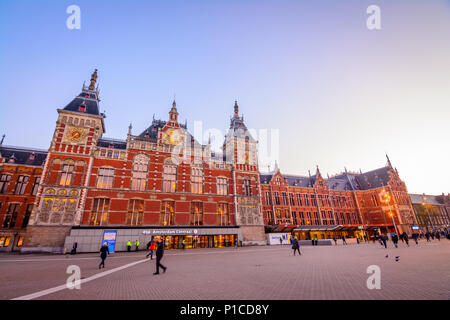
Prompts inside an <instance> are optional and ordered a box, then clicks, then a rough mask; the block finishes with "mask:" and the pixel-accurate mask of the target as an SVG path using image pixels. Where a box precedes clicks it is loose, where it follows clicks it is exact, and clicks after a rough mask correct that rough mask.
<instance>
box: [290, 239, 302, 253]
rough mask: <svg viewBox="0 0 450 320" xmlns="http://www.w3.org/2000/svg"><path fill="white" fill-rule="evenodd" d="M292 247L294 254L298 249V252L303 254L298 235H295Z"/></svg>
mask: <svg viewBox="0 0 450 320" xmlns="http://www.w3.org/2000/svg"><path fill="white" fill-rule="evenodd" d="M292 249H294V256H295V251H298V254H299V255H300V256H301V255H302V254H301V253H300V245H299V244H298V240H297V237H295V238H294V239H293V240H292Z"/></svg>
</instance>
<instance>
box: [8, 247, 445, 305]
mask: <svg viewBox="0 0 450 320" xmlns="http://www.w3.org/2000/svg"><path fill="white" fill-rule="evenodd" d="M301 251H302V256H300V257H299V256H295V257H294V256H293V255H292V250H291V249H290V246H271V247H269V246H266V247H245V248H239V249H234V248H220V249H191V250H186V251H181V250H169V251H166V254H165V256H164V258H163V261H162V263H163V264H164V265H166V266H167V267H168V271H167V273H165V274H163V273H161V274H160V275H158V276H154V275H153V274H152V273H153V272H154V271H155V260H153V261H150V260H149V261H147V262H144V263H140V264H137V265H135V266H132V267H129V268H126V269H123V270H120V271H117V272H115V273H112V274H109V275H106V276H104V277H102V278H99V279H95V280H92V281H90V282H87V283H83V284H82V285H81V289H80V290H68V289H65V290H62V291H59V292H55V293H52V294H49V295H45V296H42V297H39V298H37V299H139V300H142V299H152V300H153V299H170V300H182V299H193V300H196V299H205V300H210V299H213V300H221V299H227V300H228V299H237V300H240V299H249V300H260V299H267V300H279V299H283V300H290V299H294V300H303V299H364V300H365V299H369V300H372V299H440V300H448V299H449V298H450V291H449V289H450V277H449V276H450V272H449V270H450V241H448V240H442V241H440V242H438V241H434V242H432V243H426V242H425V241H421V242H420V243H419V245H418V246H416V245H415V244H414V243H413V244H411V246H410V247H409V248H407V247H406V245H405V244H403V243H401V242H400V244H399V248H398V249H395V248H392V247H388V249H385V248H384V247H381V246H380V245H379V244H378V243H377V244H372V243H370V244H360V245H356V244H352V245H348V246H342V245H338V246H320V247H311V246H304V247H301ZM145 254H146V252H144V251H141V252H138V253H136V252H131V253H117V254H115V255H114V256H113V257H112V256H110V257H108V259H107V260H106V268H105V269H102V270H99V269H98V263H99V258H98V255H97V254H79V255H76V256H70V255H66V256H60V255H58V256H51V255H26V256H25V255H11V254H2V255H0V275H1V281H0V299H11V298H16V297H19V296H23V295H27V294H31V293H35V292H37V291H41V290H45V289H49V288H52V287H56V286H59V285H62V284H65V282H66V279H67V277H68V276H69V275H68V274H66V268H67V266H69V265H72V264H75V265H78V266H80V268H81V276H82V278H88V277H89V276H92V275H95V274H98V273H100V272H103V271H106V270H111V269H113V268H116V267H120V266H123V265H126V264H128V263H131V262H135V261H138V260H141V259H143V257H144V256H145ZM386 255H388V258H386V257H385V256H386ZM395 256H400V260H399V261H398V262H396V261H395ZM369 265H378V266H379V267H380V268H381V289H380V290H376V289H374V290H369V289H367V287H366V281H367V278H368V277H369V274H367V273H366V268H367V267H368V266H369Z"/></svg>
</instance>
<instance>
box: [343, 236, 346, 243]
mask: <svg viewBox="0 0 450 320" xmlns="http://www.w3.org/2000/svg"><path fill="white" fill-rule="evenodd" d="M342 244H347V241H345V236H342Z"/></svg>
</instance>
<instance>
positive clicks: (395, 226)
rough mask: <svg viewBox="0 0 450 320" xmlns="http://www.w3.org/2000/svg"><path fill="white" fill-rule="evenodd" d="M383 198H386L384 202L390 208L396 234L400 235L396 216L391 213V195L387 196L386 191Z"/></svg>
mask: <svg viewBox="0 0 450 320" xmlns="http://www.w3.org/2000/svg"><path fill="white" fill-rule="evenodd" d="M383 197H384V201H385V202H386V204H387V205H388V207H389V215H390V216H391V218H392V222H393V223H394V228H395V233H396V234H397V235H398V231H397V224H396V223H395V219H394V214H393V213H392V211H391V205H390V203H389V202H390V201H391V196H390V195H389V194H387V193H386V191H384V194H383Z"/></svg>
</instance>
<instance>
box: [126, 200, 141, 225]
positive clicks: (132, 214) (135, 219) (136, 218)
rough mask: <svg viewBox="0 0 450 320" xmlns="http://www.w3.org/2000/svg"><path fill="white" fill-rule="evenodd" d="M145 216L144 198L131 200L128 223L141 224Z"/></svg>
mask: <svg viewBox="0 0 450 320" xmlns="http://www.w3.org/2000/svg"><path fill="white" fill-rule="evenodd" d="M143 218H144V200H130V201H129V202H128V212H127V220H126V224H127V225H129V226H140V225H142V220H143Z"/></svg>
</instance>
